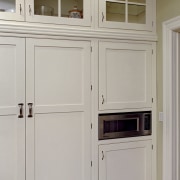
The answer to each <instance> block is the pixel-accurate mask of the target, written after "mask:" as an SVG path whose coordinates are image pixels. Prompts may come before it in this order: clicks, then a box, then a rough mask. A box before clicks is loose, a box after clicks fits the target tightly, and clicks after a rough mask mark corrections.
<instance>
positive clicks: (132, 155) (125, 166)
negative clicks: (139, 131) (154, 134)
mask: <svg viewBox="0 0 180 180" xmlns="http://www.w3.org/2000/svg"><path fill="white" fill-rule="evenodd" d="M151 154H152V143H151V140H148V141H136V142H127V143H119V144H109V145H100V146H99V180H121V179H122V180H132V179H133V180H151V179H152V178H151V177H152V175H151V166H152V157H151Z"/></svg>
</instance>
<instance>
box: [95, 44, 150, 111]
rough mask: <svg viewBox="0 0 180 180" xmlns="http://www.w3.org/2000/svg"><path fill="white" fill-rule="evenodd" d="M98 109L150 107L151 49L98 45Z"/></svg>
mask: <svg viewBox="0 0 180 180" xmlns="http://www.w3.org/2000/svg"><path fill="white" fill-rule="evenodd" d="M99 63H100V65H99V68H100V69H99V78H100V79H99V83H100V85H99V98H100V99H99V109H100V110H106V109H131V108H146V107H151V45H147V44H131V43H129V44H128V43H106V42H104V43H103V42H102V43H100V58H99Z"/></svg>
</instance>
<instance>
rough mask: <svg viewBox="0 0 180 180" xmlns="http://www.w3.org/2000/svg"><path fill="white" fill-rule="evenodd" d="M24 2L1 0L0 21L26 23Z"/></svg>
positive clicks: (21, 0) (22, 0) (19, 0)
mask: <svg viewBox="0 0 180 180" xmlns="http://www.w3.org/2000/svg"><path fill="white" fill-rule="evenodd" d="M24 12H25V11H24V0H1V1H0V19H3V20H17V21H24Z"/></svg>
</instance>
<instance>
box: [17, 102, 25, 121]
mask: <svg viewBox="0 0 180 180" xmlns="http://www.w3.org/2000/svg"><path fill="white" fill-rule="evenodd" d="M18 106H19V116H18V118H23V106H24V104H23V103H20V104H18Z"/></svg>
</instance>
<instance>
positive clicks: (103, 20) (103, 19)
mask: <svg viewBox="0 0 180 180" xmlns="http://www.w3.org/2000/svg"><path fill="white" fill-rule="evenodd" d="M103 21H104V13H103V12H102V22H103Z"/></svg>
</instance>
